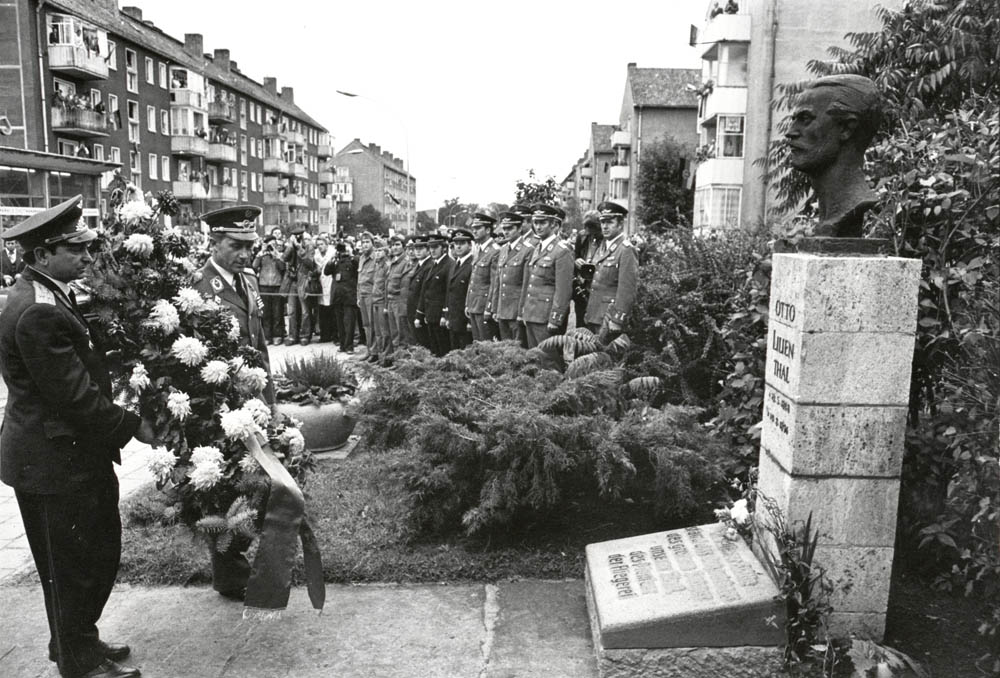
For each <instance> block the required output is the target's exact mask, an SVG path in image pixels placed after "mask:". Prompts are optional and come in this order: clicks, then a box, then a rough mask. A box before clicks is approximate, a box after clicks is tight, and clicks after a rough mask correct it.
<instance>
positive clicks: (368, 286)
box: [358, 232, 375, 356]
mask: <svg viewBox="0 0 1000 678" xmlns="http://www.w3.org/2000/svg"><path fill="white" fill-rule="evenodd" d="M358 252H359V256H358V308H359V309H360V311H361V334H363V335H364V342H365V345H366V346H367V347H368V356H372V355H374V353H375V351H374V344H375V323H374V320H373V319H372V292H373V290H374V285H375V255H374V254H373V252H372V236H371V234H370V233H367V232H365V233H362V234H361V236H360V237H359V238H358Z"/></svg>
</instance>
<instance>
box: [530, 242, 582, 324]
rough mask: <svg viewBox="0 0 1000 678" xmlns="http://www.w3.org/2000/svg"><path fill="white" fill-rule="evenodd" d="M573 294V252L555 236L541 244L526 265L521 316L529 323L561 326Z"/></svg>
mask: <svg viewBox="0 0 1000 678" xmlns="http://www.w3.org/2000/svg"><path fill="white" fill-rule="evenodd" d="M572 294H573V251H572V250H571V249H569V248H568V247H566V246H565V245H564V244H563V243H562V242H561V241H560V240H559V237H558V236H556V237H555V238H553V239H552V240H551V241H550V242H549V244H548V245H544V246H543V245H542V244H541V243H539V244H538V245H536V246H535V249H534V250H533V251H532V253H531V258H530V259H529V260H528V263H527V265H526V266H525V267H524V287H523V289H522V290H521V316H522V317H523V318H524V322H526V323H545V324H550V325H562V324H563V322H564V321H565V320H566V314H567V313H568V311H569V301H570V297H571V296H572Z"/></svg>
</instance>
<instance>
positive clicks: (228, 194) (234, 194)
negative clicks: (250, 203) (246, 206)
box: [208, 185, 240, 202]
mask: <svg viewBox="0 0 1000 678" xmlns="http://www.w3.org/2000/svg"><path fill="white" fill-rule="evenodd" d="M208 199H209V200H219V201H221V202H236V201H238V200H239V199H240V191H239V189H238V188H236V187H235V186H219V185H215V186H209V187H208Z"/></svg>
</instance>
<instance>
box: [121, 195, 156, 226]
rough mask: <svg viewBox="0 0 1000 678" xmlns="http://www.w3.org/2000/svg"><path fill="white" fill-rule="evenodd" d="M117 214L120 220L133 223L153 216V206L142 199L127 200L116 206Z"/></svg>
mask: <svg viewBox="0 0 1000 678" xmlns="http://www.w3.org/2000/svg"><path fill="white" fill-rule="evenodd" d="M118 216H119V218H121V219H122V221H127V222H129V223H135V222H137V221H140V220H142V219H148V218H150V217H151V216H153V208H152V207H150V206H149V205H147V204H146V203H145V201H143V200H127V201H125V202H123V203H122V206H121V207H119V208H118Z"/></svg>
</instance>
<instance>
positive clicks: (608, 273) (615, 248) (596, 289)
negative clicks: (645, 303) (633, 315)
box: [584, 235, 639, 325]
mask: <svg viewBox="0 0 1000 678" xmlns="http://www.w3.org/2000/svg"><path fill="white" fill-rule="evenodd" d="M594 265H595V266H596V267H597V269H596V270H595V271H594V282H593V284H592V285H591V287H590V300H589V301H588V302H587V313H586V315H585V316H584V321H585V322H587V323H592V324H594V325H600V324H601V323H602V322H603V321H604V317H605V316H607V318H608V320H610V321H612V322H615V323H618V324H619V325H624V324H625V320H626V319H627V318H628V314H629V312H630V311H631V310H632V304H633V303H635V293H636V289H637V288H638V285H639V278H638V268H639V266H638V260H637V258H636V255H635V248H634V247H632V243H630V242H629V241H628V240H626V239H625V236H624V235H619V236H618V237H617V238H615V239H614V240H612V241H610V242H608V241H605V242H604V243H602V244H601V247H600V249H598V250H597V254H596V255H594Z"/></svg>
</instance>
